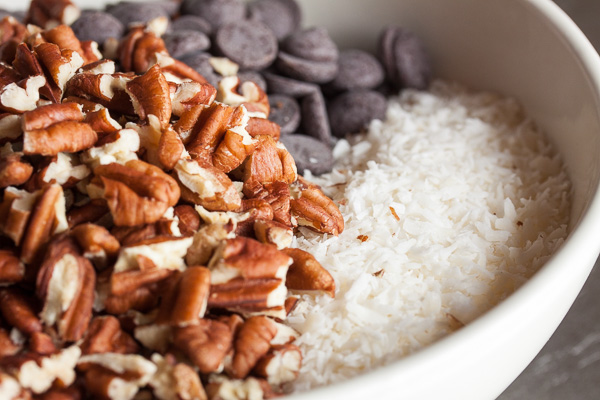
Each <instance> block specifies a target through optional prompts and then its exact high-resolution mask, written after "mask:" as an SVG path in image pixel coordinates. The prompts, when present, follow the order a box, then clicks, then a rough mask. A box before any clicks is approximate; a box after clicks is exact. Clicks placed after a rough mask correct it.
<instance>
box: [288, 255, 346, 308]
mask: <svg viewBox="0 0 600 400" xmlns="http://www.w3.org/2000/svg"><path fill="white" fill-rule="evenodd" d="M283 252H284V253H285V254H287V255H288V256H290V257H291V258H292V260H293V263H292V265H291V266H290V268H289V269H288V272H287V275H286V280H285V283H286V286H287V287H288V289H291V290H310V291H313V290H318V291H323V292H325V293H327V294H328V295H329V296H331V297H334V296H335V281H334V280H333V277H332V276H331V274H330V273H329V271H327V270H326V269H325V268H323V266H322V265H321V264H320V263H319V262H318V261H317V260H316V259H315V257H314V256H313V255H312V254H310V253H308V252H306V251H304V250H300V249H294V248H288V249H284V250H283Z"/></svg>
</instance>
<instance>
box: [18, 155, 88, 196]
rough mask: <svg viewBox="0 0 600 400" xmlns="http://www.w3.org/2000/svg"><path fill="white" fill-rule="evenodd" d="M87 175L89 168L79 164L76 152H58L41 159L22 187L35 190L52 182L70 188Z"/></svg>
mask: <svg viewBox="0 0 600 400" xmlns="http://www.w3.org/2000/svg"><path fill="white" fill-rule="evenodd" d="M88 175H90V170H89V168H88V167H86V166H85V165H83V164H81V162H80V161H79V156H78V155H77V154H69V153H58V154H57V155H56V156H53V157H47V158H45V159H43V160H42V161H41V162H40V163H39V164H38V167H37V171H36V172H35V173H34V174H33V176H32V177H31V179H29V181H27V183H26V184H25V186H24V188H25V189H27V190H29V191H35V190H39V189H41V188H43V187H46V186H49V185H52V184H54V183H57V184H59V185H61V186H63V187H64V188H70V187H72V186H75V185H76V184H77V182H80V181H81V180H83V179H85V178H86V177H87V176H88Z"/></svg>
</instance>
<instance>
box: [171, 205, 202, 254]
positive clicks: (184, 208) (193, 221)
mask: <svg viewBox="0 0 600 400" xmlns="http://www.w3.org/2000/svg"><path fill="white" fill-rule="evenodd" d="M174 214H175V217H177V219H178V220H179V225H178V226H179V230H180V231H181V234H182V235H184V236H190V235H193V234H194V233H196V232H197V231H198V229H199V228H200V215H198V212H196V210H195V209H194V207H192V206H189V205H187V204H180V205H178V206H175V209H174ZM188 264H189V262H188ZM190 265H194V263H192V264H190ZM198 265H204V263H203V262H202V263H199V264H198Z"/></svg>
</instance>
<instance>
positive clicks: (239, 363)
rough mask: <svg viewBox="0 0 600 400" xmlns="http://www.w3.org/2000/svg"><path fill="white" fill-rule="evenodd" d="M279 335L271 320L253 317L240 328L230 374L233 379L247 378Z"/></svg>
mask: <svg viewBox="0 0 600 400" xmlns="http://www.w3.org/2000/svg"><path fill="white" fill-rule="evenodd" d="M276 334H277V326H276V325H275V323H274V322H273V320H271V319H270V318H267V317H263V316H256V317H251V318H248V319H247V320H246V322H244V324H243V325H242V327H241V328H240V330H239V332H238V334H237V336H236V339H235V342H234V353H233V359H232V361H231V369H230V371H229V373H230V374H231V376H232V377H233V378H237V379H242V378H245V377H246V376H247V375H248V374H249V373H250V371H251V370H252V369H253V368H254V367H255V365H256V363H257V362H258V360H260V359H261V358H262V357H263V356H264V355H266V354H267V352H268V351H269V349H270V348H271V340H273V338H274V337H275V335H276Z"/></svg>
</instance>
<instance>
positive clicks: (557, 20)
mask: <svg viewBox="0 0 600 400" xmlns="http://www.w3.org/2000/svg"><path fill="white" fill-rule="evenodd" d="M514 1H520V2H523V3H524V4H526V5H529V6H530V7H532V8H534V9H535V10H536V12H537V13H539V15H540V17H542V18H545V20H546V21H547V22H548V23H549V24H550V25H551V26H553V27H554V28H555V30H556V31H557V33H558V34H559V35H560V37H561V38H562V39H563V40H564V41H566V42H567V43H568V45H569V47H570V48H571V50H572V51H573V53H574V55H575V59H576V61H577V62H578V63H579V65H580V67H581V68H582V70H583V71H584V73H585V77H586V79H587V80H588V81H589V83H590V86H591V87H592V88H593V89H594V97H595V100H596V104H598V105H599V106H600V56H599V55H598V53H597V51H596V49H595V48H594V47H593V45H592V44H591V43H590V41H589V40H588V38H587V37H586V36H585V34H584V33H583V32H582V31H581V30H580V28H579V27H578V26H577V25H576V24H575V22H574V21H573V20H572V19H571V18H570V17H569V16H568V15H567V14H566V13H565V12H564V11H563V10H562V9H561V8H560V7H559V6H558V5H557V4H556V3H554V2H553V1H552V0H514ZM596 115H597V118H598V120H600V107H597V108H596ZM599 187H600V182H596V184H595V189H594V190H595V191H594V194H593V195H592V196H591V199H590V201H589V202H588V204H587V207H586V208H585V209H584V210H583V212H582V213H581V216H580V219H579V221H577V223H576V224H575V225H574V226H573V227H572V229H571V231H570V232H569V234H568V236H567V238H566V239H565V242H564V243H563V244H562V246H561V247H560V248H559V249H558V250H557V251H556V252H555V253H554V254H553V255H552V256H551V257H550V259H549V260H548V261H547V262H546V263H545V264H544V265H543V266H542V267H541V268H540V269H539V270H538V271H537V272H536V273H535V274H534V275H533V276H532V277H531V278H529V279H528V280H527V281H526V282H525V283H524V284H523V285H521V286H520V287H519V288H518V289H517V290H516V291H515V292H513V293H512V294H511V295H509V296H508V297H507V298H506V299H504V300H503V301H501V302H500V303H498V304H497V305H495V306H494V307H492V308H491V309H490V310H488V311H486V312H485V313H484V314H482V315H481V316H479V317H478V318H476V319H475V320H473V321H472V322H470V323H468V324H467V325H466V326H464V327H463V328H461V329H459V330H458V331H456V332H454V333H452V334H450V335H447V336H445V337H443V338H441V339H439V340H438V341H436V342H434V343H432V344H430V345H427V346H425V347H423V348H422V349H419V350H417V351H415V352H414V353H411V354H409V355H407V356H405V357H402V358H400V359H398V360H396V361H393V362H391V363H390V364H387V365H384V366H381V367H376V368H374V369H371V370H368V371H365V372H363V373H360V374H358V375H357V376H355V377H352V378H350V379H347V380H345V381H341V382H335V383H332V384H329V385H325V386H319V387H315V388H313V389H310V390H307V391H303V392H296V393H291V394H289V395H288V396H287V397H286V398H289V399H290V400H302V399H308V398H309V396H310V398H311V399H314V398H315V397H316V398H323V399H325V398H335V396H336V395H339V393H340V392H341V391H343V392H344V393H353V398H354V397H356V395H358V394H367V395H368V394H369V393H371V392H370V391H369V390H368V389H365V388H366V387H368V386H369V385H372V383H373V382H374V381H379V382H385V381H388V382H389V381H394V380H397V379H398V376H399V375H400V374H403V373H407V371H410V370H411V368H413V367H415V366H418V365H419V364H422V363H426V362H427V360H431V359H436V358H437V356H438V355H440V354H444V353H452V352H453V349H454V348H455V347H456V346H457V345H458V344H461V343H465V342H469V341H470V340H473V339H474V338H476V337H478V336H480V335H481V332H482V331H488V330H490V329H495V328H494V327H496V326H498V325H501V324H502V323H503V321H508V320H510V314H512V313H513V311H514V309H515V307H519V305H522V304H526V303H527V300H529V299H531V298H533V297H535V294H536V293H537V292H538V291H539V290H540V289H541V288H544V287H546V286H548V285H549V284H551V283H552V282H556V281H559V282H562V281H563V278H565V277H566V276H567V275H568V274H571V273H572V272H573V270H572V269H569V268H566V267H565V266H569V265H573V262H572V260H573V259H574V258H573V257H574V256H575V255H577V258H581V257H582V255H584V256H585V257H586V262H585V263H581V265H582V267H581V268H580V269H579V271H577V275H576V277H575V278H574V280H575V281H574V282H572V283H573V285H576V287H575V286H573V287H571V289H573V288H575V289H576V290H575V291H574V293H575V295H573V296H572V299H570V300H571V301H570V303H569V307H570V305H571V304H572V302H573V301H574V300H575V297H576V295H577V293H579V291H580V290H581V287H582V286H583V284H584V283H585V280H586V279H587V277H588V276H589V274H590V272H591V270H592V268H593V266H594V263H595V261H596V259H597V258H598V255H599V254H600V224H598V223H597V221H600V188H599ZM590 238H594V239H593V240H590ZM596 238H597V239H596ZM567 311H568V308H567V309H565V310H564V312H562V313H561V314H562V315H560V319H559V320H558V323H560V321H562V319H563V318H564V315H565V314H566V312H567ZM558 323H557V324H556V326H555V327H554V329H553V330H552V332H551V333H553V332H554V330H555V329H556V328H557V327H558ZM548 338H549V337H548ZM539 350H541V348H540V349H537V351H536V353H535V354H537V353H538V352H539ZM535 354H534V356H535ZM532 359H533V357H532V358H531V359H530V360H529V362H531V360H532ZM521 372H522V371H521ZM514 378H516V376H515V377H513V379H514ZM498 394H500V393H498Z"/></svg>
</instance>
